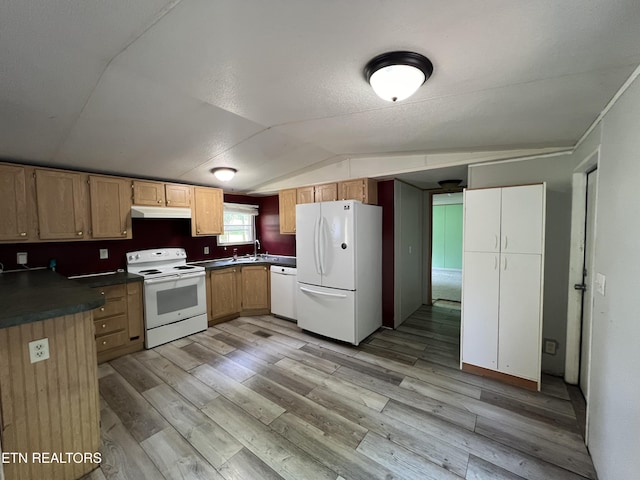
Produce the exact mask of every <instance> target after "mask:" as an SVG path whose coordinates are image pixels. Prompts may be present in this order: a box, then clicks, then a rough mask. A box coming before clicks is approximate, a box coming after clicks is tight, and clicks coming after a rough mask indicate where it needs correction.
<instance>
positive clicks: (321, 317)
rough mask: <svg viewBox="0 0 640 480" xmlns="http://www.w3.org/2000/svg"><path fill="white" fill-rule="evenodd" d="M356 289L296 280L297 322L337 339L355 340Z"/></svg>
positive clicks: (300, 325) (307, 328)
mask: <svg viewBox="0 0 640 480" xmlns="http://www.w3.org/2000/svg"><path fill="white" fill-rule="evenodd" d="M355 297H356V292H352V291H349V290H336V289H334V288H324V287H318V286H315V285H305V284H303V283H298V289H297V292H296V307H297V310H298V326H299V327H300V328H303V329H305V330H308V331H310V332H314V333H318V334H320V335H324V336H326V337H329V338H334V339H336V340H343V341H345V342H349V343H356V328H355V327H356V325H355V321H354V318H355Z"/></svg>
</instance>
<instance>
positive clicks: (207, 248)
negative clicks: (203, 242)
mask: <svg viewBox="0 0 640 480" xmlns="http://www.w3.org/2000/svg"><path fill="white" fill-rule="evenodd" d="M204 254H205V255H209V247H204Z"/></svg>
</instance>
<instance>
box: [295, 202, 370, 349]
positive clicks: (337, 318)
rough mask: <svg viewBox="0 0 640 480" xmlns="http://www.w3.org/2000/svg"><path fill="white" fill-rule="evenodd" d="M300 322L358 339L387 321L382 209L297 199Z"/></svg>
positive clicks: (327, 333) (345, 338)
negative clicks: (383, 317) (384, 308)
mask: <svg viewBox="0 0 640 480" xmlns="http://www.w3.org/2000/svg"><path fill="white" fill-rule="evenodd" d="M296 257H297V270H298V289H297V291H296V308H297V312H298V314H297V315H298V326H299V327H301V328H303V329H305V330H308V331H310V332H314V333H319V334H320V335H324V336H326V337H330V338H334V339H336V340H343V341H345V342H349V343H352V344H354V345H358V344H359V343H360V341H362V340H363V339H364V338H366V337H367V336H368V335H370V334H371V333H373V332H374V331H376V330H377V329H378V328H379V327H380V326H381V325H382V300H381V296H382V209H381V208H380V207H377V206H373V205H365V204H362V203H360V202H357V201H355V200H346V201H338V202H322V203H307V204H301V205H296Z"/></svg>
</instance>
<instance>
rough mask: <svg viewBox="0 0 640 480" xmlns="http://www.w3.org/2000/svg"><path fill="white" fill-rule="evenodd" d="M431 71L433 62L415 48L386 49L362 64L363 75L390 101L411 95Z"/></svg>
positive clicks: (378, 92) (372, 86)
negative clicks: (404, 49)
mask: <svg viewBox="0 0 640 480" xmlns="http://www.w3.org/2000/svg"><path fill="white" fill-rule="evenodd" d="M432 73H433V64H432V63H431V61H430V60H429V59H428V58H427V57H425V56H424V55H420V54H419V53H414V52H388V53H383V54H382V55H378V56H377V57H375V58H373V59H372V60H371V61H370V62H369V63H367V65H366V66H365V67H364V76H365V78H366V79H367V82H369V84H370V85H371V88H373V91H374V92H376V94H377V95H378V96H379V97H380V98H382V99H384V100H387V101H389V102H396V101H398V100H404V99H405V98H408V97H410V96H411V95H413V94H414V93H415V92H416V90H418V88H420V86H421V85H422V84H423V83H424V82H426V81H427V79H428V78H429V77H430V76H431V74H432Z"/></svg>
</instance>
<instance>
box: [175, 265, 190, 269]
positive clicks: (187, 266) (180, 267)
mask: <svg viewBox="0 0 640 480" xmlns="http://www.w3.org/2000/svg"><path fill="white" fill-rule="evenodd" d="M173 268H175V269H176V270H193V269H194V268H196V267H192V266H191V265H178V266H177V267H173Z"/></svg>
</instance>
